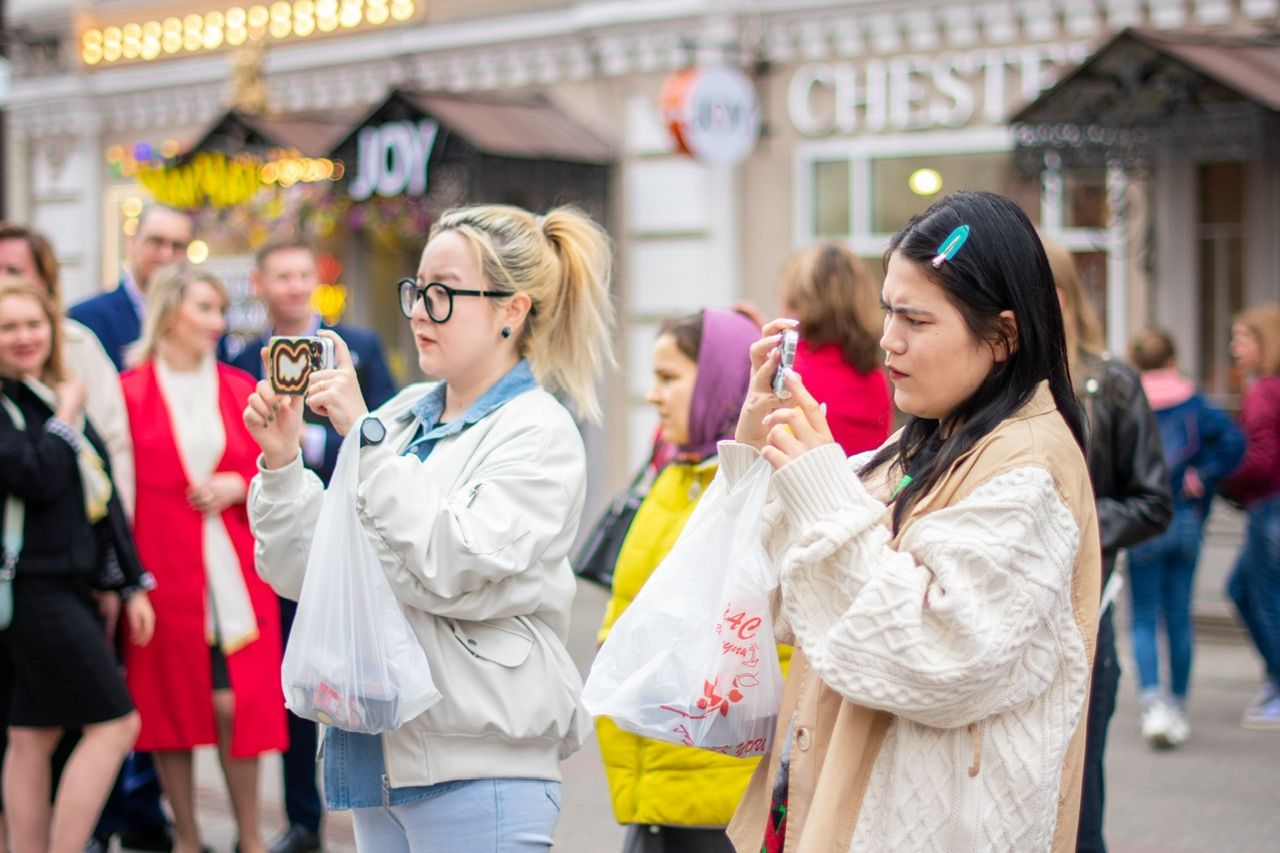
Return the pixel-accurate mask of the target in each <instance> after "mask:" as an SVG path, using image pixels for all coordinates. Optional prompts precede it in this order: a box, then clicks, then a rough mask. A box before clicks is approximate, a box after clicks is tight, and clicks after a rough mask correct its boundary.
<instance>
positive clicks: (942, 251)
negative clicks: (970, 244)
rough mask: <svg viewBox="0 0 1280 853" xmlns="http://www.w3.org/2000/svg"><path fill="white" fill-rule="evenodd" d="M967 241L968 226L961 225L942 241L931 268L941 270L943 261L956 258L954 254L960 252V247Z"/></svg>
mask: <svg viewBox="0 0 1280 853" xmlns="http://www.w3.org/2000/svg"><path fill="white" fill-rule="evenodd" d="M968 239H969V226H968V225H961V226H960V227H959V228H957V229H956V230H954V231H952V232H951V233H950V234H948V235H947V239H945V240H943V241H942V245H941V246H939V247H938V254H937V256H936V257H934V259H933V261H932V264H933V268H934V269H935V270H936V269H941V268H942V262H943V261H949V260H951V259H952V258H954V257H955V256H956V252H958V251H960V247H961V246H963V245H964V242H965V241H966V240H968Z"/></svg>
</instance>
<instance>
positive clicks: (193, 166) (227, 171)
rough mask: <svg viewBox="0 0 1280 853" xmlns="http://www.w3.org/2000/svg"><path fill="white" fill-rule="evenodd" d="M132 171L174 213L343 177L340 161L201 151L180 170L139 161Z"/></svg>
mask: <svg viewBox="0 0 1280 853" xmlns="http://www.w3.org/2000/svg"><path fill="white" fill-rule="evenodd" d="M136 169H137V179H138V183H140V184H142V186H143V187H144V188H145V189H146V191H147V192H148V193H150V194H151V197H152V198H154V199H155V200H156V201H158V202H160V203H161V204H167V205H170V206H172V207H179V208H194V207H199V206H201V205H204V204H208V205H210V206H212V207H231V206H233V205H238V204H244V203H246V202H248V201H249V200H250V199H252V198H253V197H254V196H255V195H257V194H258V191H259V190H261V189H262V188H263V187H266V186H280V187H290V186H293V185H294V184H299V183H319V182H322V181H338V180H341V179H342V176H343V174H344V168H343V165H342V161H340V160H327V159H324V158H317V157H301V156H297V155H296V153H295V154H286V155H284V156H277V157H273V158H271V159H268V160H267V161H266V162H263V161H262V160H260V159H259V158H257V157H255V156H253V155H249V154H240V155H236V156H234V157H228V156H227V155H225V154H223V153H222V152H220V151H202V152H200V153H198V154H196V155H195V156H193V157H192V158H191V160H190V161H188V162H187V163H184V164H182V165H170V164H166V163H164V162H163V161H156V160H152V161H148V162H139V163H138V164H137V167H136Z"/></svg>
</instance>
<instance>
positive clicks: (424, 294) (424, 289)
mask: <svg viewBox="0 0 1280 853" xmlns="http://www.w3.org/2000/svg"><path fill="white" fill-rule="evenodd" d="M396 286H397V287H398V288H399V289H400V310H401V311H402V312H403V313H404V316H406V317H412V316H413V306H414V304H415V303H416V302H417V301H418V299H419V297H421V299H422V301H423V303H424V304H425V305H426V308H427V316H428V317H430V318H431V319H432V321H433V322H436V323H444V322H447V321H448V319H449V318H450V317H452V316H453V297H455V296H485V297H488V298H490V299H499V298H501V297H504V296H515V294H514V293H512V292H510V291H505V290H460V289H458V288H456V287H450V286H449V285H447V284H442V283H440V282H438V281H429V282H427V283H426V284H425V285H419V284H418V282H417V281H416V280H415V279H412V278H402V279H400V283H399V284H398V285H396Z"/></svg>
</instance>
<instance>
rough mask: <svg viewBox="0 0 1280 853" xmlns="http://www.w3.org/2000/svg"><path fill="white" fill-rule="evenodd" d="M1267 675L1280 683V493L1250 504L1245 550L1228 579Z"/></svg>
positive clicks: (1238, 608)
mask: <svg viewBox="0 0 1280 853" xmlns="http://www.w3.org/2000/svg"><path fill="white" fill-rule="evenodd" d="M1227 595H1229V596H1231V600H1232V601H1234V602H1235V605H1236V609H1237V610H1238V611H1240V618H1241V619H1242V620H1243V621H1244V625H1245V627H1246V628H1247V629H1248V630H1249V637H1250V638H1251V639H1252V640H1253V644H1254V645H1255V646H1257V648H1258V654H1260V655H1262V662H1263V663H1264V664H1265V665H1266V667H1267V675H1268V676H1270V677H1271V679H1272V681H1274V682H1275V683H1276V684H1280V495H1272V496H1271V497H1269V498H1266V499H1265V500H1262V501H1259V502H1258V503H1256V504H1254V505H1253V506H1251V507H1249V526H1248V528H1247V530H1246V531H1245V538H1244V549H1243V550H1242V551H1241V552H1240V558H1239V559H1238V560H1236V567H1235V569H1234V570H1233V571H1232V572H1231V578H1230V580H1228V581H1227Z"/></svg>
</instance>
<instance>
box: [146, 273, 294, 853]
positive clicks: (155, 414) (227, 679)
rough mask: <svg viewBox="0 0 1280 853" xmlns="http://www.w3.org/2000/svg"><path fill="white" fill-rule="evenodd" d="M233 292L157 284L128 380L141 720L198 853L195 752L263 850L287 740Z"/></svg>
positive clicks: (253, 845)
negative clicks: (259, 552) (148, 637)
mask: <svg viewBox="0 0 1280 853" xmlns="http://www.w3.org/2000/svg"><path fill="white" fill-rule="evenodd" d="M226 307H227V292H226V288H225V287H224V285H223V284H222V282H221V281H219V280H218V279H217V278H216V277H214V276H212V275H210V274H208V273H204V272H201V271H199V270H197V269H195V268H193V267H191V266H190V265H187V264H177V265H175V266H171V267H167V268H165V269H163V270H161V271H159V272H157V273H156V274H155V276H153V278H152V281H151V283H150V286H149V287H148V289H147V309H146V320H145V324H144V327H143V336H142V340H141V341H140V342H139V344H138V346H137V349H136V350H135V351H134V353H133V354H132V355H133V361H134V363H135V364H136V365H137V367H136V368H135V369H134V370H131V371H129V372H128V373H126V374H124V376H123V377H122V378H121V382H122V385H123V387H124V396H125V403H126V405H127V407H128V410H129V422H130V429H131V431H132V433H133V441H134V448H135V451H136V453H135V457H136V459H137V475H138V476H137V479H138V499H137V500H138V503H137V512H136V518H135V530H134V534H135V538H136V540H137V544H138V554H139V556H140V557H141V558H142V563H143V565H144V566H145V567H146V568H147V569H148V570H149V571H150V572H151V573H152V574H153V575H154V576H155V578H156V589H155V592H154V593H153V594H152V599H151V600H152V602H153V604H154V606H155V611H156V630H155V639H154V641H152V642H151V643H150V644H149V645H148V646H146V647H138V646H131V647H129V649H128V655H127V659H126V664H127V668H128V682H129V689H130V691H131V692H132V694H133V698H134V701H135V703H136V704H137V706H138V711H139V713H140V714H141V717H142V732H141V734H140V735H139V737H138V744H137V748H138V749H139V750H140V751H149V752H154V753H155V761H156V768H157V770H158V771H159V774H160V784H161V786H162V787H163V788H164V792H165V794H166V795H167V796H168V798H169V803H170V806H171V807H172V809H173V816H174V824H175V828H176V830H177V841H176V843H175V845H174V848H173V849H174V851H175V853H198V851H200V849H201V843H200V831H199V827H198V826H197V824H196V819H195V804H194V793H193V778H192V754H191V751H192V749H193V748H194V747H197V746H203V745H210V744H217V746H218V750H219V756H220V758H221V760H222V770H223V773H224V774H225V776H226V780H227V788H228V789H229V791H230V794H231V804H232V809H233V810H234V812H235V817H236V823H237V826H238V829H239V833H240V839H239V847H238V849H239V850H241V851H242V853H262V851H263V850H264V847H263V843H262V838H261V834H260V832H259V828H258V757H259V756H260V755H261V754H262V753H264V752H267V751H271V750H281V749H284V748H285V747H286V745H287V739H288V736H287V734H286V728H285V714H284V700H283V695H282V693H281V690H280V622H279V610H278V606H277V604H276V597H275V594H274V593H273V592H272V591H271V589H270V587H268V586H267V585H266V584H265V583H264V582H263V581H262V580H261V579H259V577H258V575H257V573H256V571H255V570H254V558H253V534H252V533H251V532H250V530H249V521H248V517H247V515H246V513H245V506H244V500H245V495H246V494H247V485H248V482H249V479H250V478H251V477H252V476H253V474H254V472H255V471H256V470H257V469H256V467H255V461H256V458H257V453H258V449H257V445H256V444H254V442H253V439H252V438H250V437H249V433H248V431H247V430H246V429H245V427H244V421H243V419H242V417H241V412H243V411H244V407H245V402H246V400H247V399H248V397H249V394H250V393H251V392H252V391H253V387H254V382H253V380H252V379H251V378H250V376H249V375H248V374H247V373H243V372H242V371H239V370H236V369H235V368H232V367H228V366H226V365H223V364H219V363H218V362H217V361H215V359H214V351H215V348H216V346H217V343H218V339H219V338H220V337H221V335H222V333H223V332H224V331H225V329H226V322H225V320H224V317H223V314H224V312H225V311H226Z"/></svg>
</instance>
